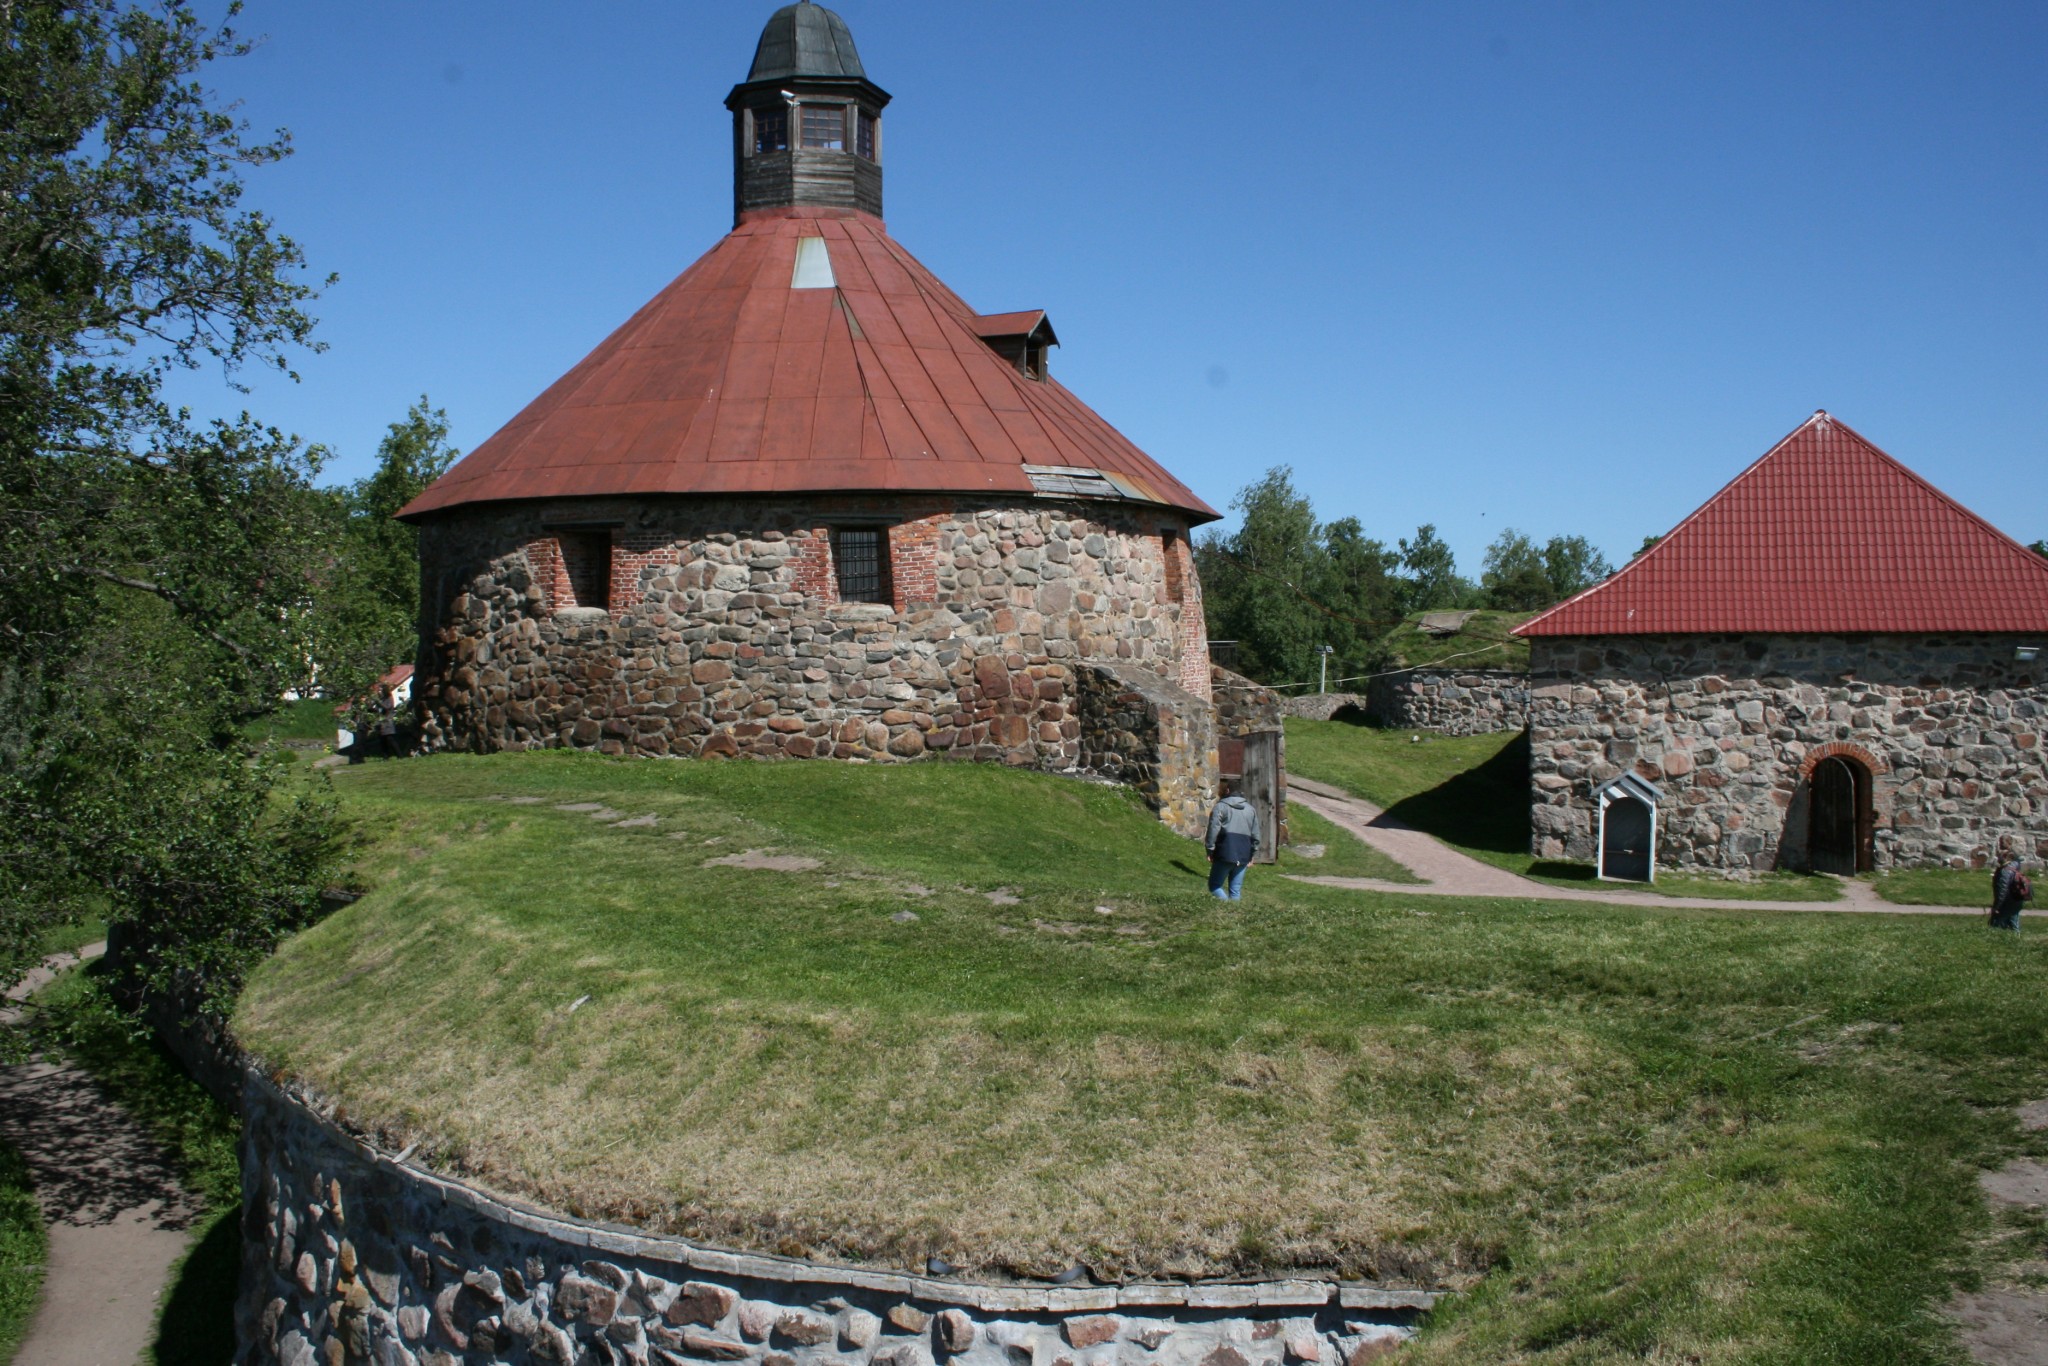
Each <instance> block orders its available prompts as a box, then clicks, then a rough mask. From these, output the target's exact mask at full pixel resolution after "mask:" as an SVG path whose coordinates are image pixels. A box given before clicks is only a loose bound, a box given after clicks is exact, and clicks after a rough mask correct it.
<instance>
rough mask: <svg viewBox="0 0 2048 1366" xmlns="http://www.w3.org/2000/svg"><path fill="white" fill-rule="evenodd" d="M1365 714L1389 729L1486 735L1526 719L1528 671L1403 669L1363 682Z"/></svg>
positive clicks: (1515, 727)
mask: <svg viewBox="0 0 2048 1366" xmlns="http://www.w3.org/2000/svg"><path fill="white" fill-rule="evenodd" d="M1365 709H1366V713H1367V715H1369V716H1370V717H1371V718H1372V719H1373V721H1374V722H1375V723H1376V724H1378V725H1381V726H1385V727H1386V728H1388V729H1389V730H1431V731H1436V732H1439V733H1440V734H1443V735H1491V734H1493V733H1495V732H1497V731H1503V730H1520V729H1522V727H1524V726H1526V725H1527V724H1528V723H1529V675H1528V674H1525V673H1516V672H1510V671H1508V670H1504V669H1405V670H1402V671H1401V672H1399V673H1393V674H1383V675H1381V676H1380V677H1378V678H1375V679H1373V680H1372V682H1371V684H1369V685H1368V691H1367V701H1366V708H1365Z"/></svg>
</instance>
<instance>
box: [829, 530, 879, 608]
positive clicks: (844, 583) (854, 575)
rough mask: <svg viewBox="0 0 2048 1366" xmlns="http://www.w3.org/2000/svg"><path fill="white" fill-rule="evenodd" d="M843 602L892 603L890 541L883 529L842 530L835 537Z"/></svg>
mask: <svg viewBox="0 0 2048 1366" xmlns="http://www.w3.org/2000/svg"><path fill="white" fill-rule="evenodd" d="M832 561H833V565H834V567H835V568H836V569H837V570H838V575H839V600H840V601H841V602H889V601H891V598H890V594H889V540H888V533H887V532H886V531H884V530H883V529H882V528H881V527H841V528H840V529H839V530H838V531H837V532H836V533H834V535H833V537H832Z"/></svg>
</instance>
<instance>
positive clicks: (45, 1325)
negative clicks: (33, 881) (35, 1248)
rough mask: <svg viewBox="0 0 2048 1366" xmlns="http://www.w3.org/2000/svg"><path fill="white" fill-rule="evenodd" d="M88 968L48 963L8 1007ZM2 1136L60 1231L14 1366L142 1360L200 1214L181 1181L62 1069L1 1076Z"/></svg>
mask: <svg viewBox="0 0 2048 1366" xmlns="http://www.w3.org/2000/svg"><path fill="white" fill-rule="evenodd" d="M105 949H106V945H104V944H94V945H91V946H89V947H87V948H86V949H84V950H83V951H82V956H83V957H86V958H92V957H96V956H98V955H99V954H100V953H101V952H103V951H105ZM77 961H78V959H75V958H72V957H71V956H70V955H68V954H66V955H59V956H58V957H56V958H52V959H49V960H47V961H46V962H45V964H44V966H43V967H41V968H38V969H37V970H36V971H35V972H34V973H31V974H30V975H29V977H28V979H27V980H25V981H23V982H22V983H21V984H19V985H18V986H16V987H14V988H13V989H11V990H10V991H9V992H8V993H7V999H8V1000H9V1001H11V1002H20V1001H23V1000H26V999H27V998H28V995H29V994H30V993H31V992H33V991H35V990H36V989H37V988H38V987H40V986H42V985H43V984H44V983H46V982H48V981H49V980H50V979H51V978H52V977H54V976H55V975H56V974H57V973H58V972H61V971H63V970H64V969H65V968H67V967H70V966H72V965H73V964H75V963H76V962H77ZM16 1014H17V1012H16V1011H14V1010H8V1011H6V1012H5V1015H6V1016H7V1017H9V1018H12V1017H14V1016H16ZM0 1134H4V1135H5V1136H6V1138H7V1140H8V1142H10V1143H12V1144H14V1146H15V1147H17V1148H19V1149H20V1150H21V1155H22V1158H23V1160H24V1161H26V1162H27V1163H28V1166H29V1170H30V1172H31V1173H33V1175H34V1177H35V1183H36V1197H37V1198H38V1199H39V1200H40V1201H41V1202H42V1206H43V1217H44V1218H45V1219H46V1220H48V1221H49V1225H50V1260H49V1264H48V1265H47V1267H46V1268H45V1269H44V1275H43V1298H42V1303H41V1304H39V1305H38V1306H37V1308H36V1315H35V1318H34V1319H32V1320H31V1321H30V1323H29V1328H28V1336H27V1337H26V1338H24V1339H23V1340H22V1344H21V1348H20V1350H19V1351H17V1352H16V1353H15V1357H14V1366H129V1364H130V1363H132V1362H135V1361H137V1360H140V1359H141V1357H142V1354H143V1352H144V1350H145V1349H146V1348H147V1347H148V1345H149V1341H150V1338H151V1336H152V1334H153V1333H154V1332H155V1328H156V1305H157V1298H158V1296H159V1295H160V1294H162V1292H163V1287H164V1282H165V1280H166V1279H167V1278H168V1275H169V1273H170V1269H171V1266H172V1264H173V1263H174V1262H176V1261H177V1259H178V1258H179V1257H180V1256H181V1255H182V1254H183V1253H184V1251H185V1247H186V1243H187V1240H188V1236H189V1231H190V1229H191V1226H192V1221H193V1219H194V1217H195V1215H196V1213H197V1210H196V1207H195V1206H194V1204H193V1202H192V1201H191V1200H190V1199H189V1198H188V1197H187V1196H186V1195H185V1192H184V1190H183V1188H182V1187H181V1186H180V1185H179V1184H178V1178H177V1173H176V1171H174V1170H173V1169H172V1167H171V1165H170V1163H169V1162H168V1161H166V1160H165V1158H164V1155H163V1154H162V1152H161V1151H159V1150H158V1149H157V1147H156V1145H155V1144H154V1143H152V1142H150V1140H149V1138H148V1137H147V1136H146V1135H145V1134H144V1133H143V1132H142V1130H141V1129H139V1128H138V1127H137V1126H136V1125H135V1123H134V1122H133V1121H131V1120H130V1119H129V1118H128V1116H127V1115H126V1114H125V1113H123V1112H122V1110H121V1109H120V1108H119V1107H118V1106H116V1105H115V1104H114V1103H113V1102H112V1101H110V1100H108V1099H107V1097H106V1095H105V1094H104V1093H103V1092H101V1090H100V1089H99V1086H98V1085H97V1084H96V1083H95V1082H94V1081H93V1080H92V1078H91V1077H89V1076H87V1075H86V1074H85V1073H83V1072H80V1071H78V1070H76V1069H75V1068H71V1067H66V1066H63V1065H61V1064H58V1063H50V1062H44V1061H41V1060H37V1061H34V1062H29V1063H25V1064H23V1065H21V1066H19V1067H6V1068H0Z"/></svg>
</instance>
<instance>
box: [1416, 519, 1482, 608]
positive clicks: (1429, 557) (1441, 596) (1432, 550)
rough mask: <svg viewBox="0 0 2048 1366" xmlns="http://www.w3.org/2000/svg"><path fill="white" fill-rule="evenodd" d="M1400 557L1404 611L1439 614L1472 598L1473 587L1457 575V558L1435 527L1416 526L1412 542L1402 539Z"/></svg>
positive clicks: (1428, 524) (1431, 525) (1428, 525)
mask: <svg viewBox="0 0 2048 1366" xmlns="http://www.w3.org/2000/svg"><path fill="white" fill-rule="evenodd" d="M1400 555H1401V568H1402V569H1403V570H1405V571H1406V576H1405V577H1406V579H1407V583H1406V584H1405V586H1404V588H1403V592H1402V595H1401V596H1402V603H1401V608H1402V610H1403V611H1404V612H1437V611H1442V610H1444V609H1446V608H1451V607H1457V606H1459V605H1461V604H1462V603H1463V602H1464V601H1465V600H1466V599H1467V598H1469V597H1471V596H1472V585H1471V584H1470V583H1469V582H1467V581H1466V579H1465V578H1464V577H1463V576H1462V575H1460V574H1459V573H1458V561H1457V557H1456V556H1455V555H1453V554H1452V553H1451V548H1450V546H1448V545H1446V544H1445V543H1444V542H1443V540H1442V538H1440V537H1439V536H1438V535H1437V534H1436V527H1435V525H1434V524H1432V523H1424V524H1423V525H1422V526H1420V527H1418V528H1417V529H1416V532H1415V539H1414V540H1412V541H1411V540H1407V539H1405V538H1404V539H1402V540H1401V542H1400Z"/></svg>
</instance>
